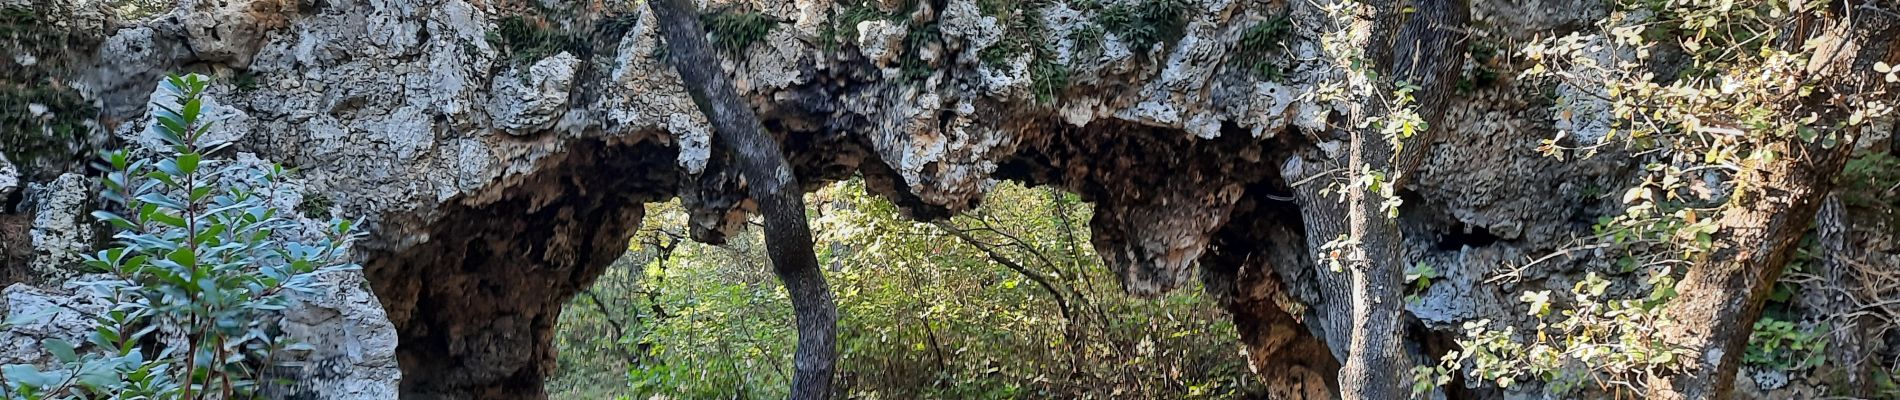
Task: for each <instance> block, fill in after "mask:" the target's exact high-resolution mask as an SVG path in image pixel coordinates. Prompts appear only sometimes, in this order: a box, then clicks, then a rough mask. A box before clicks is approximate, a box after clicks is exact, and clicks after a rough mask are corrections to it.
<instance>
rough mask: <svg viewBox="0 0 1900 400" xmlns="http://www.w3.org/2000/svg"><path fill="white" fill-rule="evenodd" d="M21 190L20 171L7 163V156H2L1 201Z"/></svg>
mask: <svg viewBox="0 0 1900 400" xmlns="http://www.w3.org/2000/svg"><path fill="white" fill-rule="evenodd" d="M18 190H20V169H19V168H15V167H14V166H13V162H11V161H7V155H5V154H0V199H4V198H7V196H12V195H13V192H15V191H18Z"/></svg>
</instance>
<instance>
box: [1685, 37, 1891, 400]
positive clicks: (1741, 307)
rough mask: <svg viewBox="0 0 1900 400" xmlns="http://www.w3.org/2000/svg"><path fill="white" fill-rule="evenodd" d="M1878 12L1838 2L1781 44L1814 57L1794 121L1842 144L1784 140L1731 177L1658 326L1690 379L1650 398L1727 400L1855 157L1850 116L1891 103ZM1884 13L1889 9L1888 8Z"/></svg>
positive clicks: (1886, 46)
mask: <svg viewBox="0 0 1900 400" xmlns="http://www.w3.org/2000/svg"><path fill="white" fill-rule="evenodd" d="M1875 7H1877V6H1876V5H1875V3H1864V4H1863V3H1859V2H1849V1H1842V2H1836V3H1833V4H1831V5H1830V10H1831V11H1833V12H1830V13H1829V14H1830V15H1833V16H1834V17H1833V18H1834V19H1832V20H1822V19H1818V18H1817V17H1814V16H1813V15H1812V14H1805V15H1803V16H1802V17H1799V18H1798V19H1797V21H1795V24H1796V26H1793V27H1790V28H1791V29H1789V31H1790V32H1791V33H1790V35H1789V37H1787V38H1784V39H1783V44H1782V45H1783V46H1784V48H1787V49H1795V50H1797V51H1798V50H1799V49H1802V48H1813V49H1816V50H1815V51H1814V54H1817V56H1816V57H1815V59H1813V60H1810V61H1809V64H1808V68H1807V70H1806V71H1805V72H1806V74H1807V75H1808V76H1806V77H1804V78H1806V79H1810V80H1812V81H1813V82H1817V83H1818V86H1817V87H1818V88H1819V89H1820V90H1817V91H1816V93H1814V94H1813V95H1810V96H1807V97H1805V98H1804V97H1800V96H1791V97H1793V99H1792V100H1790V101H1794V102H1798V104H1793V105H1792V107H1789V108H1788V109H1790V110H1796V113H1797V114H1805V113H1808V112H1813V113H1816V114H1818V115H1820V116H1821V118H1820V120H1819V121H1820V122H1819V123H1817V124H1816V125H1815V126H1812V128H1814V129H1817V130H1821V131H1824V132H1826V131H1836V132H1837V133H1838V134H1840V135H1841V137H1842V138H1843V139H1842V141H1841V143H1840V144H1829V143H1827V142H1826V141H1821V140H1813V141H1808V140H1801V139H1799V138H1792V137H1791V138H1784V139H1781V140H1778V141H1775V142H1772V143H1769V144H1767V146H1766V148H1767V149H1768V150H1770V151H1773V152H1775V154H1781V155H1785V156H1781V157H1777V158H1775V159H1774V160H1773V161H1769V162H1760V161H1751V162H1750V164H1748V165H1744V166H1743V170H1742V172H1741V173H1740V174H1739V175H1738V176H1737V177H1736V182H1739V184H1738V189H1737V193H1736V194H1735V195H1734V197H1733V198H1731V199H1730V200H1729V203H1728V204H1726V205H1724V207H1723V209H1722V212H1721V214H1720V216H1719V217H1718V218H1719V221H1720V222H1718V227H1719V231H1718V232H1717V234H1716V235H1715V237H1714V238H1713V239H1714V241H1713V243H1714V245H1713V250H1712V251H1711V252H1710V254H1708V255H1706V256H1704V257H1703V258H1702V259H1700V260H1696V261H1695V263H1694V264H1692V265H1690V266H1689V269H1688V272H1687V274H1686V275H1685V276H1684V277H1683V279H1682V280H1681V281H1680V282H1679V283H1677V284H1676V291H1677V292H1678V293H1680V297H1677V298H1676V299H1675V300H1672V301H1671V302H1670V304H1669V305H1668V306H1667V307H1668V308H1666V309H1665V311H1664V313H1665V316H1666V317H1668V318H1669V319H1670V320H1672V321H1673V322H1674V324H1673V325H1671V326H1668V327H1665V328H1664V335H1665V336H1666V340H1668V341H1669V342H1670V343H1671V344H1674V345H1677V346H1683V347H1685V348H1688V349H1690V350H1691V351H1693V352H1694V354H1695V357H1694V358H1693V359H1692V360H1689V363H1688V364H1689V365H1688V370H1687V371H1685V372H1683V373H1680V374H1677V375H1675V376H1673V377H1668V378H1658V379H1652V382H1650V393H1649V394H1650V396H1651V397H1654V398H1659V399H1707V398H1717V399H1724V398H1730V397H1732V396H1733V390H1734V385H1735V373H1736V371H1737V369H1738V368H1739V367H1740V364H1741V360H1742V355H1743V353H1744V352H1745V347H1746V346H1747V345H1748V337H1749V334H1750V332H1752V331H1753V326H1754V324H1755V321H1756V320H1757V319H1760V317H1761V312H1762V304H1763V303H1764V301H1765V300H1766V299H1767V296H1768V294H1769V292H1770V291H1771V290H1772V289H1773V287H1774V283H1775V281H1776V280H1777V279H1780V277H1781V274H1782V272H1783V270H1784V269H1785V268H1786V267H1787V265H1788V261H1789V260H1790V259H1791V258H1792V257H1793V256H1794V250H1795V247H1796V246H1797V244H1798V243H1799V242H1800V240H1801V237H1802V235H1803V234H1805V233H1806V232H1808V230H1809V227H1810V224H1811V223H1812V222H1813V221H1814V216H1815V212H1816V211H1817V210H1818V209H1819V208H1820V207H1821V204H1822V203H1823V200H1824V198H1825V197H1826V196H1827V194H1828V193H1829V192H1830V191H1831V190H1832V188H1833V187H1834V185H1835V177H1836V176H1838V175H1839V173H1840V171H1841V166H1842V165H1843V164H1844V163H1845V162H1846V161H1847V159H1848V158H1849V156H1850V155H1851V153H1852V152H1853V147H1854V146H1853V145H1851V144H1850V143H1853V142H1854V138H1857V137H1858V136H1859V135H1860V134H1861V132H1860V128H1859V127H1845V128H1841V127H1844V126H1846V125H1845V124H1843V123H1844V122H1845V121H1846V120H1845V118H1846V117H1847V114H1848V112H1849V111H1848V110H1851V109H1852V108H1853V107H1858V106H1859V105H1861V104H1863V101H1865V100H1866V99H1863V98H1857V97H1858V96H1863V95H1879V96H1887V98H1892V97H1891V96H1892V95H1891V94H1886V93H1887V92H1885V91H1884V90H1883V89H1886V88H1887V87H1889V86H1891V85H1887V84H1884V83H1881V78H1880V76H1878V75H1876V74H1873V73H1871V71H1872V68H1873V64H1874V63H1875V62H1881V61H1884V60H1891V59H1894V58H1896V56H1897V55H1896V54H1894V51H1895V42H1896V41H1897V40H1900V36H1896V35H1897V34H1900V24H1896V22H1897V21H1900V18H1896V16H1897V15H1896V14H1893V12H1892V11H1891V10H1888V9H1876V8H1875ZM1888 8H1890V7H1888Z"/></svg>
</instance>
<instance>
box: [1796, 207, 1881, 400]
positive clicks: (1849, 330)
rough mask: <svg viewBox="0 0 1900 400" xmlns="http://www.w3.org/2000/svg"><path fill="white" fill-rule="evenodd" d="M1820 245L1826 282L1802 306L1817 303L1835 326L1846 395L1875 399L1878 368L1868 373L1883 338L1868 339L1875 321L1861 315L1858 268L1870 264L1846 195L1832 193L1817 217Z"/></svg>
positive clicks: (1833, 349) (1833, 341)
mask: <svg viewBox="0 0 1900 400" xmlns="http://www.w3.org/2000/svg"><path fill="white" fill-rule="evenodd" d="M1814 225H1815V228H1814V236H1815V241H1816V242H1819V244H1820V247H1821V254H1822V255H1821V259H1820V260H1819V261H1820V267H1821V268H1820V271H1817V272H1818V273H1819V275H1820V277H1821V281H1820V282H1815V283H1813V284H1811V285H1808V287H1805V288H1803V289H1802V290H1801V292H1802V293H1803V294H1804V295H1806V297H1805V298H1803V299H1802V301H1803V302H1804V303H1805V304H1811V305H1813V306H1814V307H1815V309H1816V311H1820V314H1821V315H1827V316H1828V324H1830V325H1832V326H1833V329H1832V331H1831V332H1829V333H1828V347H1827V361H1828V363H1830V364H1833V366H1832V367H1833V368H1834V369H1835V370H1837V371H1839V374H1840V375H1839V376H1840V379H1841V382H1842V383H1843V385H1842V386H1844V388H1842V390H1843V391H1842V392H1840V394H1844V395H1849V396H1862V397H1866V396H1872V395H1874V392H1873V389H1874V385H1873V384H1872V383H1873V382H1871V381H1870V379H1869V378H1871V377H1872V376H1873V375H1872V372H1873V369H1872V368H1868V367H1870V366H1871V364H1868V363H1867V360H1868V358H1870V357H1868V356H1867V355H1868V352H1869V351H1871V350H1872V348H1871V347H1872V346H1869V345H1868V344H1869V343H1871V342H1872V341H1874V340H1878V339H1877V338H1870V337H1867V336H1866V335H1867V323H1868V321H1867V320H1868V319H1869V318H1865V317H1863V316H1861V315H1857V314H1855V312H1857V311H1860V304H1862V303H1860V300H1861V298H1862V297H1861V295H1860V294H1861V292H1860V289H1861V280H1860V273H1859V272H1857V271H1856V270H1855V267H1854V266H1853V265H1852V264H1853V263H1859V262H1863V261H1865V260H1864V259H1863V258H1862V254H1863V253H1862V251H1861V248H1860V247H1859V246H1858V244H1859V241H1858V240H1856V236H1858V235H1857V234H1856V233H1855V232H1854V228H1855V224H1854V222H1853V221H1852V220H1850V219H1849V215H1848V211H1847V206H1846V205H1845V204H1842V202H1841V199H1840V196H1839V195H1837V194H1830V195H1828V196H1827V198H1826V199H1824V200H1822V201H1821V209H1820V210H1819V211H1816V212H1815V215H1814Z"/></svg>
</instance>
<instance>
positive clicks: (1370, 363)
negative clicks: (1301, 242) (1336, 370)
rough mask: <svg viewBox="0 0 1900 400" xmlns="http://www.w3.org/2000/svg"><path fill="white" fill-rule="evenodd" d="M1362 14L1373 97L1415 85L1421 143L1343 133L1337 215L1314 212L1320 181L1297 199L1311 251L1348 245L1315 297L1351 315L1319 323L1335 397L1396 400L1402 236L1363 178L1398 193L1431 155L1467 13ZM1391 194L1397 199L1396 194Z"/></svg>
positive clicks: (1440, 8)
mask: <svg viewBox="0 0 1900 400" xmlns="http://www.w3.org/2000/svg"><path fill="white" fill-rule="evenodd" d="M1365 7H1366V8H1365V12H1364V14H1363V15H1365V16H1368V17H1369V18H1365V19H1362V20H1360V21H1355V22H1356V23H1355V24H1354V26H1353V28H1354V29H1355V30H1357V31H1358V32H1361V33H1360V34H1361V35H1364V36H1362V37H1363V38H1365V46H1364V48H1365V49H1366V53H1365V56H1366V57H1365V58H1366V59H1367V60H1368V61H1370V63H1371V65H1372V66H1373V67H1374V68H1375V71H1379V72H1380V73H1381V74H1384V77H1381V79H1388V78H1385V77H1389V79H1390V80H1389V81H1380V82H1378V83H1376V85H1377V86H1376V89H1374V90H1375V91H1378V93H1376V94H1375V96H1379V97H1384V96H1388V95H1390V93H1391V92H1392V91H1393V90H1394V89H1395V88H1396V87H1397V84H1398V83H1400V82H1404V83H1407V84H1411V85H1414V86H1416V87H1417V88H1418V89H1417V90H1416V91H1414V92H1413V95H1414V96H1415V97H1416V98H1417V99H1418V103H1416V107H1417V110H1418V114H1419V115H1421V116H1424V117H1425V123H1426V124H1425V127H1424V129H1423V130H1422V131H1421V134H1420V136H1418V137H1414V138H1411V140H1410V141H1411V142H1413V145H1412V146H1410V147H1409V148H1408V149H1407V150H1408V151H1405V152H1403V153H1401V152H1399V151H1398V149H1395V148H1394V147H1393V144H1392V143H1391V142H1388V141H1387V140H1386V138H1385V136H1384V135H1383V134H1381V133H1380V132H1379V131H1378V130H1376V129H1372V128H1371V127H1367V128H1348V129H1347V131H1346V132H1345V134H1344V136H1345V137H1346V140H1347V141H1348V147H1347V149H1348V153H1347V158H1346V162H1345V169H1344V170H1343V171H1342V172H1343V174H1344V175H1345V176H1346V177H1348V180H1347V182H1346V184H1345V194H1346V204H1344V207H1343V208H1341V207H1338V206H1337V205H1334V204H1321V203H1323V202H1329V201H1331V200H1330V199H1323V198H1320V196H1317V193H1315V191H1316V190H1317V187H1323V186H1325V185H1324V183H1313V182H1309V183H1307V184H1306V185H1303V186H1305V187H1303V188H1296V191H1298V192H1299V196H1298V197H1299V199H1300V201H1301V207H1302V210H1303V212H1302V218H1303V219H1304V220H1306V221H1305V224H1306V225H1307V228H1308V230H1307V235H1308V237H1309V246H1310V247H1312V248H1313V250H1316V251H1319V250H1322V249H1320V246H1312V244H1313V243H1326V242H1327V241H1331V240H1333V239H1335V238H1337V237H1339V235H1340V234H1345V235H1347V237H1348V238H1349V239H1350V241H1349V242H1348V244H1347V245H1346V246H1345V247H1344V248H1343V249H1342V251H1341V252H1340V254H1324V255H1322V257H1321V259H1326V258H1329V257H1330V258H1337V259H1342V260H1341V261H1342V262H1343V263H1344V265H1343V266H1344V267H1345V268H1344V269H1345V271H1342V272H1344V273H1346V274H1347V275H1346V276H1345V277H1343V279H1341V278H1340V277H1327V278H1324V279H1322V282H1321V285H1320V287H1321V291H1322V295H1323V296H1326V297H1327V299H1326V304H1324V305H1322V307H1325V309H1326V310H1328V311H1330V312H1331V313H1332V315H1340V314H1339V312H1340V311H1348V310H1349V311H1348V312H1350V314H1349V315H1350V316H1351V317H1350V321H1349V323H1346V324H1341V323H1339V322H1338V321H1337V319H1338V318H1337V317H1334V318H1329V319H1328V321H1326V323H1325V324H1323V325H1324V330H1325V334H1326V336H1327V341H1328V342H1329V344H1331V345H1332V346H1333V348H1334V353H1335V355H1343V356H1344V357H1342V358H1341V359H1342V360H1343V361H1344V366H1343V368H1342V369H1341V371H1340V374H1339V377H1340V394H1341V395H1342V396H1343V397H1344V398H1347V399H1397V398H1405V397H1408V396H1409V395H1410V392H1409V386H1410V385H1408V383H1409V378H1410V373H1411V370H1412V366H1413V365H1412V362H1411V360H1410V359H1409V357H1408V356H1407V354H1406V353H1405V351H1404V338H1405V334H1404V326H1403V315H1404V308H1405V305H1404V296H1405V285H1404V282H1403V280H1404V275H1405V274H1404V271H1405V260H1404V254H1403V251H1402V249H1401V247H1400V245H1401V244H1402V243H1403V238H1401V237H1400V234H1399V227H1398V221H1397V220H1396V219H1395V218H1391V217H1390V216H1388V215H1387V213H1386V212H1385V211H1384V204H1385V201H1386V199H1385V197H1384V196H1381V195H1379V194H1377V193H1372V192H1370V191H1368V190H1367V189H1368V188H1367V187H1366V186H1367V185H1366V182H1368V180H1367V179H1366V178H1367V177H1365V176H1364V175H1365V174H1367V173H1372V172H1377V173H1382V174H1384V176H1385V177H1386V178H1385V181H1386V183H1385V184H1387V185H1394V186H1393V187H1394V188H1396V185H1397V184H1399V183H1400V182H1402V181H1400V179H1402V178H1403V177H1404V176H1405V175H1407V174H1410V169H1411V168H1413V167H1415V166H1417V164H1418V162H1419V161H1420V160H1423V159H1424V154H1426V153H1427V152H1428V151H1429V150H1430V144H1431V136H1428V135H1426V133H1435V132H1436V131H1439V130H1443V129H1444V128H1443V127H1441V126H1440V122H1442V121H1443V119H1444V118H1443V116H1444V114H1445V112H1444V107H1445V105H1446V104H1447V103H1448V102H1449V100H1450V98H1451V89H1452V87H1453V83H1455V82H1456V81H1457V78H1458V76H1457V71H1458V68H1460V67H1461V66H1462V64H1463V53H1462V51H1463V44H1464V39H1465V37H1466V33H1465V31H1464V30H1465V26H1466V25H1467V21H1468V20H1469V18H1470V8H1469V5H1468V4H1467V3H1465V2H1464V1H1462V0H1421V1H1416V2H1412V5H1411V6H1408V7H1404V8H1401V7H1400V5H1399V2H1395V1H1375V2H1370V3H1367V4H1366V5H1365ZM1362 106H1363V107H1365V112H1364V113H1363V115H1359V116H1353V117H1355V118H1366V117H1371V118H1381V117H1383V116H1386V115H1388V114H1389V113H1391V112H1393V111H1396V110H1391V109H1388V106H1389V105H1388V104H1385V103H1384V102H1381V101H1367V102H1365V103H1364V104H1362ZM1360 122H1361V121H1350V123H1349V124H1348V126H1355V127H1356V126H1360V125H1361V124H1360ZM1333 136H1334V137H1338V136H1340V135H1338V134H1335V135H1333ZM1302 162H1303V163H1304V162H1310V161H1302ZM1327 164H1331V163H1325V162H1322V163H1316V166H1317V165H1327ZM1304 169H1306V168H1298V167H1296V168H1288V169H1287V170H1286V171H1283V173H1287V174H1289V175H1306V174H1307V173H1318V172H1319V171H1317V169H1315V170H1314V171H1295V170H1304ZM1289 178H1292V176H1289ZM1392 193H1394V195H1396V193H1397V191H1396V190H1393V191H1392ZM1342 213H1343V215H1341V214H1342ZM1342 221H1343V222H1344V224H1343V226H1342V225H1341V224H1340V222H1342ZM1323 274H1324V273H1322V275H1323ZM1341 292H1344V293H1341ZM1348 307H1349V309H1348ZM1342 334H1344V335H1346V337H1345V340H1343V342H1345V343H1343V344H1346V349H1345V351H1344V354H1340V353H1341V352H1340V351H1339V345H1341V344H1342V343H1341V342H1342V340H1340V335H1342Z"/></svg>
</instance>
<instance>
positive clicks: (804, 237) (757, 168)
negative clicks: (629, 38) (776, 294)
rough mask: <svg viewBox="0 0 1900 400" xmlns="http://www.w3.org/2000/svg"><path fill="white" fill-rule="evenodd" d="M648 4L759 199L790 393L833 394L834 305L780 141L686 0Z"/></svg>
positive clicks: (698, 101)
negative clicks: (788, 340) (794, 330)
mask: <svg viewBox="0 0 1900 400" xmlns="http://www.w3.org/2000/svg"><path fill="white" fill-rule="evenodd" d="M647 4H648V5H649V6H650V7H651V8H652V9H653V14H654V16H655V17H656V19H657V20H658V21H659V28H660V34H661V35H662V36H663V37H664V38H665V39H666V49H667V62H668V63H670V64H672V65H673V68H674V69H676V70H678V71H679V74H680V79H681V80H682V81H684V83H685V87H686V91H687V92H688V93H689V94H691V95H692V96H693V103H694V104H695V105H697V106H699V110H700V112H704V113H706V119H707V120H710V121H711V122H712V125H713V128H714V129H715V130H716V131H717V132H718V135H717V137H716V138H715V139H714V141H715V142H718V143H719V146H722V147H724V148H725V149H727V150H728V151H731V152H732V153H733V154H735V155H737V157H736V159H735V162H737V163H738V164H739V172H740V174H741V175H742V176H744V177H745V181H746V189H747V194H749V195H751V196H752V199H753V200H756V201H758V202H759V213H760V214H761V215H763V216H764V217H765V251H766V254H767V255H768V256H770V257H771V259H772V269H773V271H774V272H776V273H777V274H778V278H779V281H781V282H783V283H784V284H785V290H786V292H788V293H789V294H790V297H791V300H792V312H793V314H794V315H795V316H796V318H797V321H798V322H797V323H798V348H797V350H796V351H795V354H794V355H793V358H792V363H793V366H794V368H793V376H792V392H791V398H792V399H825V398H828V397H829V396H830V395H831V377H832V369H833V365H834V364H836V363H837V351H836V343H837V339H838V336H837V335H838V333H837V325H838V305H837V302H836V301H835V300H834V299H832V295H831V289H830V288H828V287H826V285H825V275H824V272H823V271H822V270H820V269H819V267H818V257H817V255H816V254H814V253H813V252H812V237H811V227H810V226H807V224H806V222H805V201H804V197H803V196H802V195H803V192H802V191H801V190H800V186H799V184H798V178H797V177H795V176H792V168H791V165H790V164H789V163H787V162H786V161H785V155H784V154H783V153H781V152H780V151H779V145H778V142H776V141H774V140H773V139H772V137H771V136H770V135H767V134H766V133H765V128H764V126H762V125H760V123H759V117H758V116H757V115H755V114H753V112H752V109H751V108H750V107H748V106H746V104H745V102H744V101H741V100H740V98H739V93H738V91H737V90H735V89H734V88H733V86H732V78H731V77H728V76H726V73H725V72H724V71H721V70H720V69H719V60H717V59H715V58H713V56H712V52H711V51H710V49H711V46H709V45H708V44H707V43H706V31H705V29H703V28H701V27H700V26H699V16H698V12H697V11H696V8H695V7H694V6H693V4H692V3H691V2H689V1H687V0H653V1H648V2H647Z"/></svg>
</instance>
